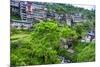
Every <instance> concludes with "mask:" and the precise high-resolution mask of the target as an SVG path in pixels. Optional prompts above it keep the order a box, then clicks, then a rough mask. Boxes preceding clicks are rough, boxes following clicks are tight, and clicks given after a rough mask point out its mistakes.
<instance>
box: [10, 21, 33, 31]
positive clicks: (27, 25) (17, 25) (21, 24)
mask: <svg viewBox="0 0 100 67" xmlns="http://www.w3.org/2000/svg"><path fill="white" fill-rule="evenodd" d="M10 25H11V27H12V28H16V29H30V28H31V27H32V24H31V23H28V22H26V21H24V20H11V23H10Z"/></svg>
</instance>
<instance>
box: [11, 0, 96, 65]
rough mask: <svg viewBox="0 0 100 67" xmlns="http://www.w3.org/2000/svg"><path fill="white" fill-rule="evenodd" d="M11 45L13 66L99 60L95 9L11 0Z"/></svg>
mask: <svg viewBox="0 0 100 67" xmlns="http://www.w3.org/2000/svg"><path fill="white" fill-rule="evenodd" d="M81 6H82V5H81ZM91 6H92V5H91ZM10 45H11V46H10V49H11V50H10V53H11V54H10V61H11V63H10V64H11V66H12V67H16V66H25V65H42V64H65V63H79V62H92V61H95V9H91V10H90V9H85V8H83V7H77V6H75V5H74V4H64V3H51V2H35V1H23V0H10Z"/></svg>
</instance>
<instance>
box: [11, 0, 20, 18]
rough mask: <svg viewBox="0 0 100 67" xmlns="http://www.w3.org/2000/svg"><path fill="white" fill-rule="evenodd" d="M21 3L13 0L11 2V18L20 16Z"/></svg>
mask: <svg viewBox="0 0 100 67" xmlns="http://www.w3.org/2000/svg"><path fill="white" fill-rule="evenodd" d="M19 3H20V2H19V1H18V0H11V2H10V13H11V16H13V15H14V16H17V17H19V16H20V6H19Z"/></svg>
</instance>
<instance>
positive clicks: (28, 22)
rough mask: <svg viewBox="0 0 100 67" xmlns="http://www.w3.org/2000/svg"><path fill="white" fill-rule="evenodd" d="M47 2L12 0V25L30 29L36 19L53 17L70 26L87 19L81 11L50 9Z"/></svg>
mask: <svg viewBox="0 0 100 67" xmlns="http://www.w3.org/2000/svg"><path fill="white" fill-rule="evenodd" d="M46 4H48V3H42V2H29V1H16V0H11V4H10V7H11V8H10V10H11V27H15V28H17V29H20V28H24V29H29V28H31V27H32V24H33V23H35V21H40V20H46V19H52V18H53V19H55V20H57V21H58V22H60V23H64V22H65V23H66V24H67V25H69V26H72V25H73V24H75V23H77V22H82V21H85V18H84V17H83V16H82V14H81V13H79V12H76V13H73V14H69V13H66V12H65V13H57V12H56V11H55V10H53V9H51V10H50V9H48V7H47V6H46ZM49 4H52V3H49ZM54 4H55V3H54Z"/></svg>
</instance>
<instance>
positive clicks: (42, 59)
mask: <svg viewBox="0 0 100 67" xmlns="http://www.w3.org/2000/svg"><path fill="white" fill-rule="evenodd" d="M29 35H30V36H27V37H25V38H24V39H23V38H22V39H19V40H17V41H14V42H11V65H31V64H32V65H34V64H35V65H36V64H54V63H60V58H59V54H58V52H59V48H60V45H59V42H60V38H62V37H63V38H69V37H71V38H76V32H75V31H73V30H71V29H70V28H69V27H68V26H65V25H59V24H58V23H57V22H56V21H54V20H50V21H45V22H44V21H41V22H40V23H37V24H35V25H34V26H33V31H32V32H31V34H29ZM14 46H17V47H14Z"/></svg>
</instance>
